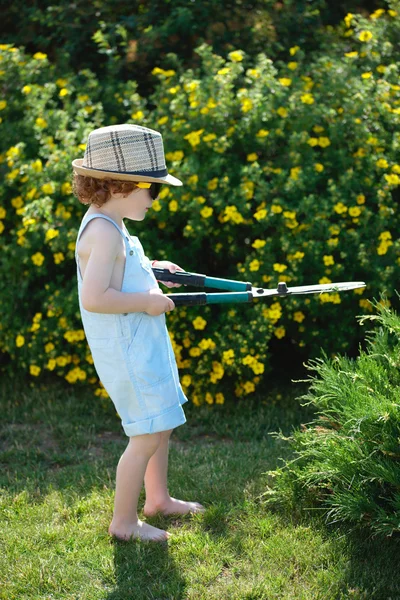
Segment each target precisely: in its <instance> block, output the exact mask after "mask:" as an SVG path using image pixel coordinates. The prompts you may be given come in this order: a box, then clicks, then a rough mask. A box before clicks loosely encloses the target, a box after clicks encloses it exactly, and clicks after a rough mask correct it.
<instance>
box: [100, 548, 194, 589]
mask: <svg viewBox="0 0 400 600" xmlns="http://www.w3.org/2000/svg"><path fill="white" fill-rule="evenodd" d="M112 544H113V549H114V569H115V579H116V587H115V589H114V590H113V591H112V592H111V593H109V595H108V596H107V597H106V599H107V600H148V599H149V598H174V599H176V600H180V599H183V598H185V597H187V596H186V586H187V584H186V582H185V579H184V578H183V577H182V575H181V574H180V573H179V569H178V568H177V566H176V564H175V561H174V559H173V558H172V556H171V553H170V552H169V547H168V543H166V542H165V543H164V542H162V543H154V542H145V543H143V542H136V541H133V542H129V543H126V542H119V541H113V542H112ZM133 566H134V568H133Z"/></svg>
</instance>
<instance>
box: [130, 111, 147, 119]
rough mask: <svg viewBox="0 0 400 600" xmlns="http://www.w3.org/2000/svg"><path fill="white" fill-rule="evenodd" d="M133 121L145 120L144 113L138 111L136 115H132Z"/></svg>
mask: <svg viewBox="0 0 400 600" xmlns="http://www.w3.org/2000/svg"><path fill="white" fill-rule="evenodd" d="M131 119H133V120H134V121H141V120H142V119H144V113H143V112H142V111H141V110H138V111H136V112H135V113H132V114H131Z"/></svg>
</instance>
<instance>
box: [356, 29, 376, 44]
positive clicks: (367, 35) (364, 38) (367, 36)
mask: <svg viewBox="0 0 400 600" xmlns="http://www.w3.org/2000/svg"><path fill="white" fill-rule="evenodd" d="M372 38H373V35H372V33H371V32H370V31H360V33H359V35H358V39H359V40H360V41H361V42H369V40H371V39H372Z"/></svg>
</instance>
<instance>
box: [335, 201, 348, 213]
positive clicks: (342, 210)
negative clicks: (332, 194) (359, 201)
mask: <svg viewBox="0 0 400 600" xmlns="http://www.w3.org/2000/svg"><path fill="white" fill-rule="evenodd" d="M333 208H334V211H335V212H337V214H338V215H341V214H342V213H345V212H347V206H345V205H344V204H343V202H338V203H337V204H335V206H334V207H333Z"/></svg>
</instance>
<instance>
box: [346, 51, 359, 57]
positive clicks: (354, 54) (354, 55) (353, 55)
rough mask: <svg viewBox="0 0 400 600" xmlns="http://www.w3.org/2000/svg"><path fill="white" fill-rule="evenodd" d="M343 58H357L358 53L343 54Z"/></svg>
mask: <svg viewBox="0 0 400 600" xmlns="http://www.w3.org/2000/svg"><path fill="white" fill-rule="evenodd" d="M345 56H347V58H357V57H358V52H345Z"/></svg>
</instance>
